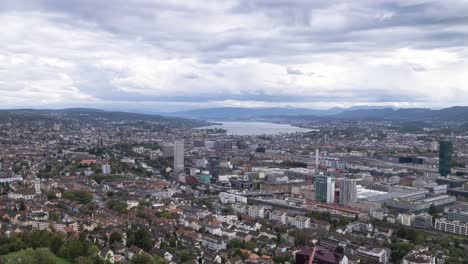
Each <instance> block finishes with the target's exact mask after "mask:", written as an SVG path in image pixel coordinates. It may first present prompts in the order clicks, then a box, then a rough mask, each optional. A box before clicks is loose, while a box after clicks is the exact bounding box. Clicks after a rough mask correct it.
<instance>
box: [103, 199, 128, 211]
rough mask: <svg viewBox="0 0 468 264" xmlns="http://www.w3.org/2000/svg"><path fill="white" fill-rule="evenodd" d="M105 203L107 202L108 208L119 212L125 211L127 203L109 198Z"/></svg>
mask: <svg viewBox="0 0 468 264" xmlns="http://www.w3.org/2000/svg"><path fill="white" fill-rule="evenodd" d="M106 204H107V207H109V209H112V210H114V211H117V212H119V213H121V214H122V213H126V212H127V207H128V205H127V203H126V202H123V201H118V200H109V201H107V203H106Z"/></svg>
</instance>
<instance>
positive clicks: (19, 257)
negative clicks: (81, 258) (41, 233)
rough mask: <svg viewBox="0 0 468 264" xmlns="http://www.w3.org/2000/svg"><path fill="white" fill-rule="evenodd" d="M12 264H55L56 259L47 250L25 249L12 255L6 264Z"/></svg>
mask: <svg viewBox="0 0 468 264" xmlns="http://www.w3.org/2000/svg"><path fill="white" fill-rule="evenodd" d="M7 263H12V264H20V263H21V264H55V263H56V257H55V255H54V254H53V253H52V252H50V250H49V249H47V248H38V249H35V250H34V249H32V248H27V249H25V250H21V251H19V252H17V253H15V254H14V256H13V257H12V258H11V259H10V260H9V261H8V262H7Z"/></svg>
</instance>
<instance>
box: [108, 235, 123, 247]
mask: <svg viewBox="0 0 468 264" xmlns="http://www.w3.org/2000/svg"><path fill="white" fill-rule="evenodd" d="M114 242H119V243H120V242H122V235H121V234H120V233H119V232H112V234H110V237H109V245H112V244H114Z"/></svg>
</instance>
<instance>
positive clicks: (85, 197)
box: [63, 190, 93, 204]
mask: <svg viewBox="0 0 468 264" xmlns="http://www.w3.org/2000/svg"><path fill="white" fill-rule="evenodd" d="M63 197H64V198H66V199H69V200H72V201H74V202H77V203H79V204H88V203H90V202H91V201H92V200H93V194H91V193H90V192H87V191H83V190H76V191H66V192H65V193H64V194H63Z"/></svg>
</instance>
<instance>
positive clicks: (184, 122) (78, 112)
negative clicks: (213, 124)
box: [0, 108, 210, 127]
mask: <svg viewBox="0 0 468 264" xmlns="http://www.w3.org/2000/svg"><path fill="white" fill-rule="evenodd" d="M9 119H19V120H33V119H44V120H61V119H64V120H65V119H66V120H79V121H85V122H92V121H93V122H99V120H108V121H116V122H121V121H127V122H138V121H146V122H152V123H155V124H158V125H161V126H163V127H200V126H205V125H209V124H210V123H209V122H205V121H202V120H194V119H187V118H182V117H174V116H162V115H150V114H139V113H130V112H119V111H105V110H100V109H91V108H68V109H2V110H0V120H9Z"/></svg>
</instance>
